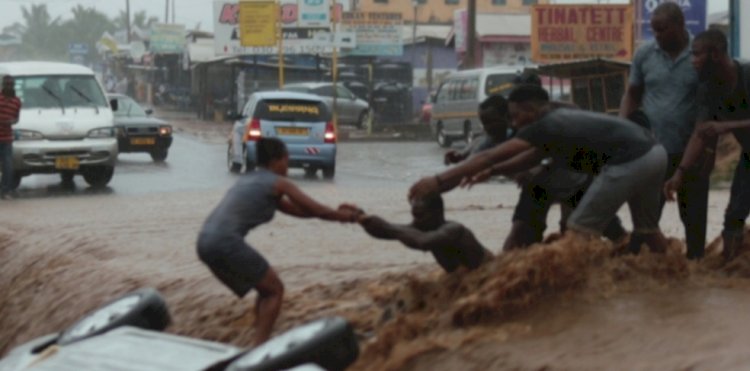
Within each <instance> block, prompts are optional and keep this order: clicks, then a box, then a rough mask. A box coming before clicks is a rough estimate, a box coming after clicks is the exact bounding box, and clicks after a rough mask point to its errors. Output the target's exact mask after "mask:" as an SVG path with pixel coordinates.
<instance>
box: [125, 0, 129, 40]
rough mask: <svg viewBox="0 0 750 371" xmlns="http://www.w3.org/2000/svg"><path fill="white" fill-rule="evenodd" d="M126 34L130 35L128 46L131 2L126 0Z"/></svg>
mask: <svg viewBox="0 0 750 371" xmlns="http://www.w3.org/2000/svg"><path fill="white" fill-rule="evenodd" d="M125 32H127V33H128V37H127V38H126V40H128V44H130V0H125Z"/></svg>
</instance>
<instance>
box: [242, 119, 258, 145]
mask: <svg viewBox="0 0 750 371" xmlns="http://www.w3.org/2000/svg"><path fill="white" fill-rule="evenodd" d="M260 137H261V131H260V120H259V119H256V118H253V119H252V120H250V123H249V124H247V130H245V138H244V140H245V141H248V140H258V138H260Z"/></svg>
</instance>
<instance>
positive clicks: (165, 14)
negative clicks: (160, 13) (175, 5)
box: [164, 0, 169, 23]
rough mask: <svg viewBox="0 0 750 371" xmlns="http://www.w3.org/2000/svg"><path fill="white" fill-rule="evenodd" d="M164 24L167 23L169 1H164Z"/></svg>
mask: <svg viewBox="0 0 750 371" xmlns="http://www.w3.org/2000/svg"><path fill="white" fill-rule="evenodd" d="M164 23H169V0H164Z"/></svg>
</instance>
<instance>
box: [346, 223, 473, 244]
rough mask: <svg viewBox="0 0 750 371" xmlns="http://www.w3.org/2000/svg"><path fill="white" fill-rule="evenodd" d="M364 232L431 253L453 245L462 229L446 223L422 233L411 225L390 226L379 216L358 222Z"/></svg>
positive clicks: (390, 224)
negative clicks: (433, 250)
mask: <svg viewBox="0 0 750 371" xmlns="http://www.w3.org/2000/svg"><path fill="white" fill-rule="evenodd" d="M360 224H361V225H362V227H363V228H364V229H365V231H366V232H367V233H368V234H370V235H371V236H373V237H375V238H380V239H384V240H399V241H401V243H403V244H404V245H406V246H408V247H410V248H412V249H415V250H422V251H431V250H432V249H434V248H437V247H439V246H440V245H445V244H446V243H455V242H456V241H458V240H459V239H460V238H461V235H462V233H463V229H462V228H461V226H460V225H457V224H455V223H446V224H444V225H443V226H441V227H440V228H438V229H436V230H434V231H422V230H419V229H417V228H415V227H413V226H411V225H404V224H392V223H389V222H387V221H385V220H384V219H383V218H381V217H379V216H374V215H369V216H366V217H363V218H362V219H361V220H360Z"/></svg>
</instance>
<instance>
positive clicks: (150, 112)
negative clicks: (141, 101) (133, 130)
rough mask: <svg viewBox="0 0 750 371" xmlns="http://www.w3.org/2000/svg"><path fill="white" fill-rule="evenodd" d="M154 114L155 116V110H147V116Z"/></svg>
mask: <svg viewBox="0 0 750 371" xmlns="http://www.w3.org/2000/svg"><path fill="white" fill-rule="evenodd" d="M153 114H154V110H153V109H152V108H147V109H146V115H148V116H151V115H153Z"/></svg>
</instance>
